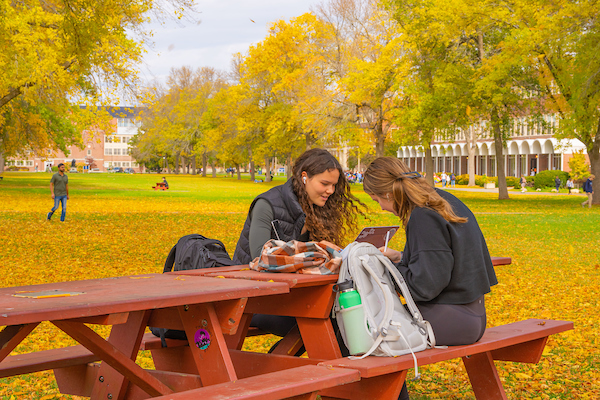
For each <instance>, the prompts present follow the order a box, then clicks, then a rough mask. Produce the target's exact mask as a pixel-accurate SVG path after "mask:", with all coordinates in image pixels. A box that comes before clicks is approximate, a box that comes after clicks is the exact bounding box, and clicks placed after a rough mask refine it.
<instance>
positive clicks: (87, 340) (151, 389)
mask: <svg viewBox="0 0 600 400" xmlns="http://www.w3.org/2000/svg"><path fill="white" fill-rule="evenodd" d="M52 323H53V324H54V325H56V326H57V327H58V328H59V329H60V330H62V331H63V332H65V333H66V334H67V335H69V336H71V337H72V338H73V339H75V340H76V341H77V342H79V343H81V344H82V345H83V346H85V347H87V348H88V349H90V350H91V351H92V352H93V353H94V354H97V355H98V356H99V357H100V358H101V359H102V360H103V361H104V362H106V363H107V364H109V365H110V366H111V367H113V368H114V369H116V370H117V371H119V372H120V373H121V374H122V375H124V376H127V377H128V378H129V380H130V381H131V382H133V383H135V384H136V385H138V386H139V387H140V388H142V389H143V390H145V391H146V392H147V393H148V394H150V395H153V396H159V395H162V394H168V393H171V389H169V388H168V387H167V386H165V385H164V384H163V383H162V382H160V381H158V380H157V379H156V378H154V377H153V376H151V375H149V374H148V373H147V372H145V371H144V370H143V369H142V368H141V367H140V366H139V365H137V364H136V363H135V361H133V360H131V359H130V358H128V357H127V356H126V355H124V354H123V353H121V352H120V351H118V350H116V349H115V348H114V347H113V346H112V345H111V344H110V343H108V342H107V341H105V340H104V339H103V338H102V337H100V336H99V335H98V334H97V333H96V332H94V331H93V330H91V329H90V328H88V327H87V326H85V325H83V324H79V323H75V322H68V321H52Z"/></svg>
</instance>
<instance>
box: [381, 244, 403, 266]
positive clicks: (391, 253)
mask: <svg viewBox="0 0 600 400" xmlns="http://www.w3.org/2000/svg"><path fill="white" fill-rule="evenodd" d="M384 250H385V247H380V248H379V251H381V252H382V253H383V255H384V256H386V257H387V258H389V259H390V261H391V262H393V263H399V262H400V261H401V260H402V252H401V251H398V250H394V249H390V248H389V247H388V248H387V250H385V251H384Z"/></svg>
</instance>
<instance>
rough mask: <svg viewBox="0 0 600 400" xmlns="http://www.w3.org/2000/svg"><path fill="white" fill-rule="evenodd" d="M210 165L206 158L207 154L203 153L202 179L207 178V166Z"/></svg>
mask: <svg viewBox="0 0 600 400" xmlns="http://www.w3.org/2000/svg"><path fill="white" fill-rule="evenodd" d="M207 163H208V159H207V157H206V152H204V153H202V177H203V178H206V164H207Z"/></svg>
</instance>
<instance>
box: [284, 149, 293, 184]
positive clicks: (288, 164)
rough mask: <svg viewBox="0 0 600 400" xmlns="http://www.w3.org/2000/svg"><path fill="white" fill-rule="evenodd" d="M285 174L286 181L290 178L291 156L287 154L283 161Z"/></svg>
mask: <svg viewBox="0 0 600 400" xmlns="http://www.w3.org/2000/svg"><path fill="white" fill-rule="evenodd" d="M285 172H286V179H290V178H291V177H292V154H291V153H289V154H288V155H287V159H286V161H285Z"/></svg>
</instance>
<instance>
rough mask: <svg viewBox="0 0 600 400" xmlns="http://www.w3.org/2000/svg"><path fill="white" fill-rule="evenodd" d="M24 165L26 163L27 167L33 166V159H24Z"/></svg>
mask: <svg viewBox="0 0 600 400" xmlns="http://www.w3.org/2000/svg"><path fill="white" fill-rule="evenodd" d="M25 165H27V166H28V167H33V161H26V162H25Z"/></svg>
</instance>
